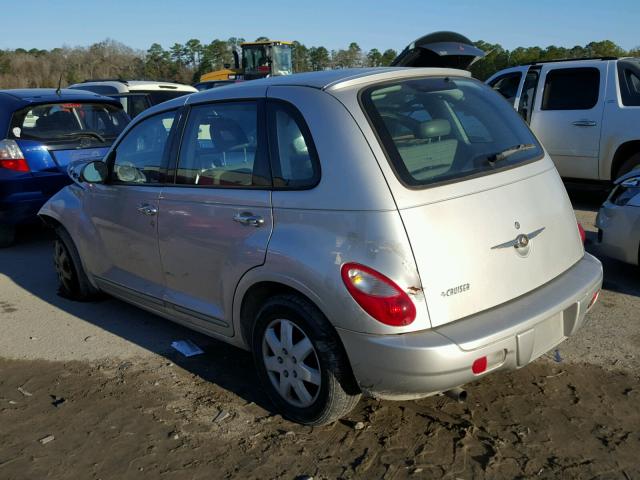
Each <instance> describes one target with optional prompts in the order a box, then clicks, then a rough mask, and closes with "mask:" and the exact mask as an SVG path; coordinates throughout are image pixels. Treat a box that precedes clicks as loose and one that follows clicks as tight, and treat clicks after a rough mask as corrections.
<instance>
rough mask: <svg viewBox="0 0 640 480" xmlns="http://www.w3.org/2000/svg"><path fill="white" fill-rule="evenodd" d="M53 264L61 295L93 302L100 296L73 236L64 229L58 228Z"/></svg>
mask: <svg viewBox="0 0 640 480" xmlns="http://www.w3.org/2000/svg"><path fill="white" fill-rule="evenodd" d="M53 263H54V265H55V267H56V273H57V274H58V280H59V287H58V291H59V293H60V295H62V296H63V297H66V298H69V299H71V300H79V301H87V300H93V299H94V298H96V297H97V296H98V294H99V292H98V290H97V289H96V288H95V287H94V286H93V285H91V283H90V282H89V279H88V278H87V275H86V274H85V272H84V269H83V268H82V262H81V261H80V255H79V254H78V250H77V249H76V246H75V245H74V243H73V240H71V236H70V235H69V234H68V233H67V231H66V230H65V229H64V228H62V227H58V228H56V239H55V241H54V244H53Z"/></svg>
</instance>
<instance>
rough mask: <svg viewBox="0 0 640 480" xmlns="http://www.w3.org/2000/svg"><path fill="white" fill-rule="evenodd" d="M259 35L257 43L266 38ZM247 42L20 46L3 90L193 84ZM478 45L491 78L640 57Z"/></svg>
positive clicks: (374, 63)
mask: <svg viewBox="0 0 640 480" xmlns="http://www.w3.org/2000/svg"><path fill="white" fill-rule="evenodd" d="M265 39H266V38H265V37H259V38H258V39H256V40H265ZM244 41H245V40H244V39H243V38H235V37H232V38H229V39H228V40H220V39H215V40H213V41H211V42H210V43H202V42H201V41H200V40H198V39H191V40H189V41H187V42H186V43H184V44H181V43H175V44H174V45H173V46H171V47H170V48H168V49H165V48H163V47H162V46H161V45H160V44H158V43H154V44H153V45H151V46H150V47H149V49H148V50H146V51H143V50H135V49H133V48H130V47H128V46H126V45H124V44H122V43H120V42H117V41H115V40H111V39H107V40H105V41H102V42H99V43H95V44H93V45H90V46H88V47H73V48H71V47H61V48H54V49H52V50H39V49H35V48H34V49H31V50H25V49H22V48H17V49H15V50H0V88H24V87H55V86H57V85H58V83H60V84H61V85H62V86H65V85H69V84H71V83H77V82H80V81H83V80H86V79H96V78H124V79H148V80H164V81H177V82H180V83H193V82H196V81H198V79H199V78H200V76H201V75H202V74H203V73H206V72H210V71H212V70H218V69H221V68H224V66H225V65H233V53H232V52H233V50H234V49H237V48H238V47H239V46H240V44H241V43H242V42H244ZM475 45H476V46H477V47H478V48H480V49H482V50H483V51H485V52H486V53H487V56H486V57H485V58H483V59H481V60H479V61H478V62H476V63H475V64H474V65H473V66H472V67H471V71H472V73H473V75H474V76H475V77H477V78H479V79H481V80H484V79H486V78H487V77H489V76H490V75H491V74H493V73H494V72H496V71H497V70H500V69H503V68H506V67H509V66H514V65H519V64H522V63H527V62H534V61H541V60H554V59H560V58H582V57H595V56H615V57H621V56H640V47H637V48H634V49H632V50H630V51H625V50H624V49H623V48H621V47H620V46H618V45H616V44H615V43H614V42H612V41H609V40H604V41H600V42H591V43H589V44H587V45H585V46H575V47H572V48H565V47H557V46H553V45H552V46H549V47H546V48H541V47H518V48H516V49H513V50H508V49H505V48H503V47H502V46H501V45H499V44H491V43H487V42H484V41H478V42H475ZM397 53H398V52H396V51H395V50H393V49H387V50H378V49H376V48H373V49H371V50H368V51H365V50H362V49H361V48H360V46H359V45H358V44H357V43H355V42H352V43H351V44H350V45H349V46H348V47H347V48H345V49H339V50H329V49H327V48H325V47H323V46H319V47H307V46H306V45H304V44H302V43H300V42H298V41H294V42H293V47H292V62H293V70H294V72H306V71H312V70H325V69H332V68H350V67H379V66H387V65H389V64H390V63H391V62H392V61H393V59H394V58H395V57H396V55H397Z"/></svg>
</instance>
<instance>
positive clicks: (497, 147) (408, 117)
mask: <svg viewBox="0 0 640 480" xmlns="http://www.w3.org/2000/svg"><path fill="white" fill-rule="evenodd" d="M361 98H362V103H363V106H364V109H365V111H366V113H367V115H368V117H369V119H370V120H371V123H372V125H373V128H374V129H375V131H376V133H377V135H378V137H379V139H380V140H381V143H382V146H383V148H384V149H385V151H386V153H387V156H388V157H389V159H390V161H391V164H392V166H393V169H394V171H395V172H396V174H397V176H398V177H399V178H400V180H401V181H402V182H403V183H404V184H405V185H407V186H410V187H417V188H420V187H423V186H433V185H435V184H440V183H445V182H451V181H454V180H459V179H463V178H468V177H474V176H479V175H486V174H489V173H491V172H493V171H497V170H503V169H505V168H510V167H513V166H516V165H520V164H522V163H525V162H529V161H533V160H536V159H539V158H541V156H542V148H541V147H540V144H539V143H538V142H537V140H536V139H535V137H534V136H533V134H532V133H531V131H530V130H529V129H528V127H527V126H526V125H525V123H524V122H523V121H522V119H521V118H520V117H519V116H518V114H517V113H516V112H515V110H514V109H513V107H511V106H510V105H509V104H508V103H507V102H505V101H504V99H503V98H502V97H500V96H499V95H498V94H496V93H495V92H493V91H491V89H490V88H488V87H486V86H485V85H483V84H482V83H480V82H478V81H476V80H472V79H467V78H453V77H430V78H421V79H407V80H400V81H396V82H392V83H385V84H383V85H376V86H374V87H369V88H367V89H365V90H364V91H363V92H362V97H361Z"/></svg>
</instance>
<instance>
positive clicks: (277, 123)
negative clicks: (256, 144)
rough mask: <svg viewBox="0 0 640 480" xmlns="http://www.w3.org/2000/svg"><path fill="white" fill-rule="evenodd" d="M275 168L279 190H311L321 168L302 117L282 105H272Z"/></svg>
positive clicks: (275, 182)
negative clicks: (280, 188)
mask: <svg viewBox="0 0 640 480" xmlns="http://www.w3.org/2000/svg"><path fill="white" fill-rule="evenodd" d="M268 118H269V121H268V123H269V125H270V126H271V134H272V136H271V139H272V141H271V146H272V160H273V163H272V167H273V182H274V186H275V187H283V188H298V189H299V188H310V187H313V186H314V185H315V184H316V183H318V180H319V176H320V168H319V163H318V159H317V154H316V150H315V147H314V144H313V140H312V139H311V134H310V132H309V130H308V128H307V126H306V124H305V123H304V120H303V119H302V115H300V113H299V112H298V111H297V110H295V109H294V108H293V107H292V106H290V105H288V104H286V103H282V102H270V103H269V117H268Z"/></svg>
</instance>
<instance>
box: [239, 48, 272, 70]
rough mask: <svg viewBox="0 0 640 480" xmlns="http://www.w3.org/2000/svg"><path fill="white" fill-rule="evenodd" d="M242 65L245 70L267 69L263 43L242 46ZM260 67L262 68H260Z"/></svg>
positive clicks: (267, 64) (267, 61)
mask: <svg viewBox="0 0 640 480" xmlns="http://www.w3.org/2000/svg"><path fill="white" fill-rule="evenodd" d="M242 66H243V68H244V69H245V70H249V71H258V70H268V69H269V59H268V58H267V52H266V50H265V48H264V45H256V46H252V47H246V46H245V47H243V48H242ZM260 67H262V69H261V68H260Z"/></svg>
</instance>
